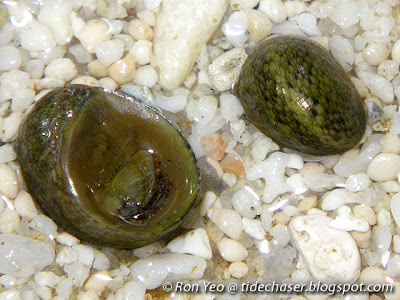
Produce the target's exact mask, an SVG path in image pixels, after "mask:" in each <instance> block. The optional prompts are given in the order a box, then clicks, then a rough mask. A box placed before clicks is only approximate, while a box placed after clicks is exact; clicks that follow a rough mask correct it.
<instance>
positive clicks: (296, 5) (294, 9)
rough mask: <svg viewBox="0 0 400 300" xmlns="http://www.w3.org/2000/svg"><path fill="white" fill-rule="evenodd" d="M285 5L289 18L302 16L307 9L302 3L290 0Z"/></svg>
mask: <svg viewBox="0 0 400 300" xmlns="http://www.w3.org/2000/svg"><path fill="white" fill-rule="evenodd" d="M284 4H285V7H286V11H287V14H288V17H289V18H291V17H294V16H297V15H300V14H301V13H302V12H304V11H306V9H307V7H306V4H305V3H304V2H300V1H291V0H288V1H285V2H284Z"/></svg>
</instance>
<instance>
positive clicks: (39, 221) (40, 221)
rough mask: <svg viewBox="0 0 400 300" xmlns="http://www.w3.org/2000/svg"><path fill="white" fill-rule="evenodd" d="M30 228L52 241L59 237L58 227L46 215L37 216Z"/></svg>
mask: <svg viewBox="0 0 400 300" xmlns="http://www.w3.org/2000/svg"><path fill="white" fill-rule="evenodd" d="M29 227H30V228H32V229H35V230H36V231H39V232H41V233H43V234H44V235H46V236H48V237H49V238H50V239H54V238H55V236H56V235H57V225H56V223H54V222H53V220H52V219H50V218H49V217H47V216H45V215H37V216H35V217H34V218H33V220H32V221H31V222H30V223H29Z"/></svg>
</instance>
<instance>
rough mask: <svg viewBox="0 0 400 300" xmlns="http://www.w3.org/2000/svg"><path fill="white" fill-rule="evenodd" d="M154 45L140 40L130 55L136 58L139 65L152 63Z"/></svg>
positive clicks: (134, 45) (130, 51)
mask: <svg viewBox="0 0 400 300" xmlns="http://www.w3.org/2000/svg"><path fill="white" fill-rule="evenodd" d="M152 47H153V43H152V42H150V41H148V40H138V41H136V42H135V44H133V46H132V48H131V49H129V54H131V55H132V56H134V57H135V58H136V62H137V64H138V65H140V66H141V65H146V64H148V63H150V60H151V55H152Z"/></svg>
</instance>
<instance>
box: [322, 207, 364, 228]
mask: <svg viewBox="0 0 400 300" xmlns="http://www.w3.org/2000/svg"><path fill="white" fill-rule="evenodd" d="M329 227H331V228H336V229H340V230H344V231H358V232H367V231H368V230H369V224H368V222H367V221H365V220H363V219H360V218H357V217H355V216H354V215H353V214H352V213H351V209H350V207H348V206H341V207H339V208H338V209H337V216H336V218H335V219H334V220H333V221H331V222H330V223H329Z"/></svg>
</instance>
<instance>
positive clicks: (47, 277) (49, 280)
mask: <svg viewBox="0 0 400 300" xmlns="http://www.w3.org/2000/svg"><path fill="white" fill-rule="evenodd" d="M34 279H35V282H36V283H37V284H38V285H39V286H48V287H51V288H54V287H55V286H56V285H57V284H58V281H59V279H60V277H58V276H57V275H56V274H54V273H53V272H38V273H36V274H35V276H34Z"/></svg>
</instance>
